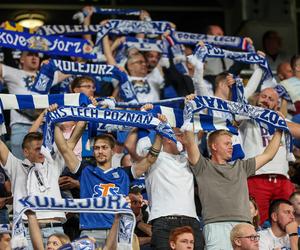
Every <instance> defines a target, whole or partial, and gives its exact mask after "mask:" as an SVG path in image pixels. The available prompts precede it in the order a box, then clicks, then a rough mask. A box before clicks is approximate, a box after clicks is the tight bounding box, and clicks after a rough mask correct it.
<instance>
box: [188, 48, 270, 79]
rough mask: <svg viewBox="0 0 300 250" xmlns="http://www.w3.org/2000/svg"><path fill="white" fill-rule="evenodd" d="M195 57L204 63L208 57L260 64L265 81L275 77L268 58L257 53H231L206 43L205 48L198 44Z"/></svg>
mask: <svg viewBox="0 0 300 250" xmlns="http://www.w3.org/2000/svg"><path fill="white" fill-rule="evenodd" d="M193 55H194V56H196V57H197V58H198V59H199V60H201V61H202V62H204V61H205V59H206V57H213V58H215V57H216V58H228V59H231V60H233V61H237V62H243V63H247V64H258V65H259V66H260V67H261V68H262V69H263V70H264V76H263V80H265V79H268V78H272V77H273V74H272V71H271V69H270V67H269V64H268V61H267V60H266V58H265V57H263V56H261V55H259V54H257V53H255V52H238V51H229V50H224V49H222V48H218V47H215V46H213V45H211V44H208V43H206V44H205V45H204V46H201V45H200V44H197V46H196V48H195V50H194V52H193Z"/></svg>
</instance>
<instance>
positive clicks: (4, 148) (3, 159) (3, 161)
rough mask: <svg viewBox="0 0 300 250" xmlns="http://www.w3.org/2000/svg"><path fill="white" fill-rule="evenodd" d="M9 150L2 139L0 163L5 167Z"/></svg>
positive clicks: (0, 143) (0, 142)
mask: <svg viewBox="0 0 300 250" xmlns="http://www.w3.org/2000/svg"><path fill="white" fill-rule="evenodd" d="M8 154H9V149H8V147H7V146H6V144H5V143H4V142H3V141H2V139H0V161H1V164H2V165H3V166H5V165H6V162H7V158H8Z"/></svg>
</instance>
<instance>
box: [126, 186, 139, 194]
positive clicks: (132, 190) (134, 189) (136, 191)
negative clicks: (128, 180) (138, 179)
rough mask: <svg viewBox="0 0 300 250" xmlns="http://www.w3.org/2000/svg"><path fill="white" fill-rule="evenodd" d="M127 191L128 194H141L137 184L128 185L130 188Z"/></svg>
mask: <svg viewBox="0 0 300 250" xmlns="http://www.w3.org/2000/svg"><path fill="white" fill-rule="evenodd" d="M129 193H130V194H135V195H138V194H141V193H142V189H141V188H139V187H138V186H135V185H134V186H131V187H130V190H129Z"/></svg>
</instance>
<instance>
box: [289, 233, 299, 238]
mask: <svg viewBox="0 0 300 250" xmlns="http://www.w3.org/2000/svg"><path fill="white" fill-rule="evenodd" d="M292 236H298V233H290V234H289V237H292Z"/></svg>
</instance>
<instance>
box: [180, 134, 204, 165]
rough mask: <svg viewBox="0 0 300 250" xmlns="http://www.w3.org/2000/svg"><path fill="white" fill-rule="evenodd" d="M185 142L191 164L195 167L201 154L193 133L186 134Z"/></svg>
mask: <svg viewBox="0 0 300 250" xmlns="http://www.w3.org/2000/svg"><path fill="white" fill-rule="evenodd" d="M184 136H185V141H184V143H183V144H184V146H185V149H186V152H187V155H188V161H189V163H190V164H191V165H192V166H194V165H196V163H197V162H198V161H199V159H200V157H201V154H200V151H199V148H198V145H197V143H196V141H195V135H194V132H193V131H185V132H184Z"/></svg>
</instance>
